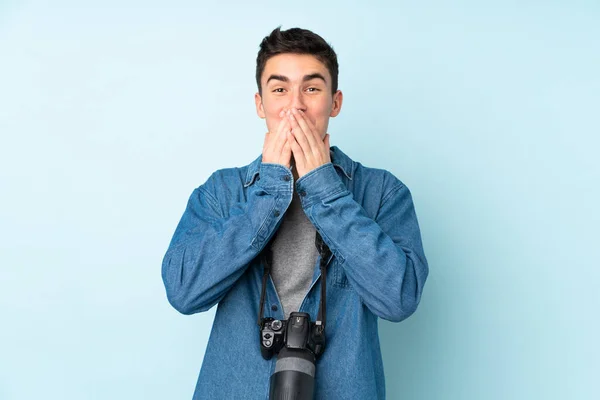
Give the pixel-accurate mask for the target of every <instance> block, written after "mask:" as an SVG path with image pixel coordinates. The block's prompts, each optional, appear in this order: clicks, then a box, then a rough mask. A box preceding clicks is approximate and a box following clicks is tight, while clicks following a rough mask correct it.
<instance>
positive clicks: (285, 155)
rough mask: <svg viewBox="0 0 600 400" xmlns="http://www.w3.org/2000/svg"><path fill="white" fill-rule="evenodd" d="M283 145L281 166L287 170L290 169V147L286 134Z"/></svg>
mask: <svg viewBox="0 0 600 400" xmlns="http://www.w3.org/2000/svg"><path fill="white" fill-rule="evenodd" d="M285 136H286V140H285V144H284V145H283V150H282V152H281V159H280V160H279V161H281V164H284V165H285V166H286V167H287V168H290V159H291V158H292V147H291V146H290V141H289V140H287V134H286V135H285Z"/></svg>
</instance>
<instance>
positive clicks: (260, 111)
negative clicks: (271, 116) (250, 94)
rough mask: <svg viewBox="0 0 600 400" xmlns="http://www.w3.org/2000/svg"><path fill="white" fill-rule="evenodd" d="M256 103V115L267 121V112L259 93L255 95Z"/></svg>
mask: <svg viewBox="0 0 600 400" xmlns="http://www.w3.org/2000/svg"><path fill="white" fill-rule="evenodd" d="M254 103H256V115H258V116H259V117H260V118H262V119H265V110H264V109H263V104H262V98H261V97H260V94H259V93H258V92H256V93H255V94H254Z"/></svg>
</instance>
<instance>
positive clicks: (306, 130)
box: [292, 108, 322, 152]
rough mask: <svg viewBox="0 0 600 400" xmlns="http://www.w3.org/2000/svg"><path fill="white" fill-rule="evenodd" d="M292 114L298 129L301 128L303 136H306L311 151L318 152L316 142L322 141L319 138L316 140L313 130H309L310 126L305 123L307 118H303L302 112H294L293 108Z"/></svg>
mask: <svg viewBox="0 0 600 400" xmlns="http://www.w3.org/2000/svg"><path fill="white" fill-rule="evenodd" d="M292 114H294V117H295V118H296V121H297V122H298V125H300V128H302V130H303V131H304V134H305V135H306V139H307V140H308V143H309V144H310V147H311V150H312V151H313V152H314V151H319V150H320V149H319V147H318V143H319V142H317V140H319V141H322V140H321V138H317V133H316V132H315V131H313V129H311V128H310V126H309V125H308V123H307V120H308V118H305V115H304V113H302V111H300V110H296V109H295V108H292Z"/></svg>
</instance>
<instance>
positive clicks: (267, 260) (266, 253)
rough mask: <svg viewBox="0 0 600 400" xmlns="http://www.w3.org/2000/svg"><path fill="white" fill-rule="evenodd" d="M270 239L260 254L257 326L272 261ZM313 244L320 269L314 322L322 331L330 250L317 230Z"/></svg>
mask: <svg viewBox="0 0 600 400" xmlns="http://www.w3.org/2000/svg"><path fill="white" fill-rule="evenodd" d="M272 241H273V239H271V242H269V243H268V244H267V245H266V246H265V248H264V249H263V251H262V252H261V254H260V257H261V261H262V264H263V266H264V269H263V276H262V289H261V292H260V306H259V309H258V310H259V311H258V321H257V324H258V326H259V328H261V327H262V319H263V309H264V306H265V292H266V288H267V279H268V278H269V274H270V273H271V266H272V261H273V254H272V252H271V243H272ZM315 246H316V247H317V250H318V251H319V255H320V256H321V261H320V263H319V268H320V269H321V301H320V302H319V314H318V316H317V320H316V321H315V322H316V324H317V326H320V330H321V333H322V332H323V331H324V329H325V318H326V312H325V310H326V308H327V307H326V306H327V299H326V296H325V295H326V292H327V289H326V286H327V285H326V282H327V264H328V263H329V260H330V259H331V250H330V249H329V247H328V246H327V245H326V244H325V242H324V241H323V238H322V237H321V235H320V234H319V231H317V232H316V234H315Z"/></svg>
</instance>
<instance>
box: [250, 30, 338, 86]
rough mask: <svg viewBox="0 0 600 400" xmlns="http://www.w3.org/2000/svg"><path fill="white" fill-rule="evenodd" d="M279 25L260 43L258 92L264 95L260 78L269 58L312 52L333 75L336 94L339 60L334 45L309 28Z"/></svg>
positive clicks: (257, 62)
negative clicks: (285, 28) (284, 54)
mask: <svg viewBox="0 0 600 400" xmlns="http://www.w3.org/2000/svg"><path fill="white" fill-rule="evenodd" d="M280 28H281V26H278V27H277V28H275V29H274V30H273V32H271V34H270V35H269V36H265V38H264V39H263V40H262V42H261V44H260V50H259V51H258V56H257V57H256V84H257V85H258V93H260V95H261V96H262V87H261V84H260V78H261V76H262V73H263V71H264V70H265V65H266V64H267V60H268V59H269V58H271V57H273V56H276V55H278V54H283V53H294V54H310V55H313V56H315V57H316V58H317V60H319V61H320V62H322V63H323V64H325V66H326V67H327V70H329V75H331V94H332V95H333V94H335V92H336V91H337V86H338V72H339V67H338V62H337V56H336V54H335V51H334V50H333V47H331V46H330V45H329V44H328V43H327V42H326V41H325V40H324V39H323V38H322V37H321V36H319V35H317V34H316V33H313V32H311V31H309V30H307V29H300V28H290V29H288V30H287V31H282V30H280Z"/></svg>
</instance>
